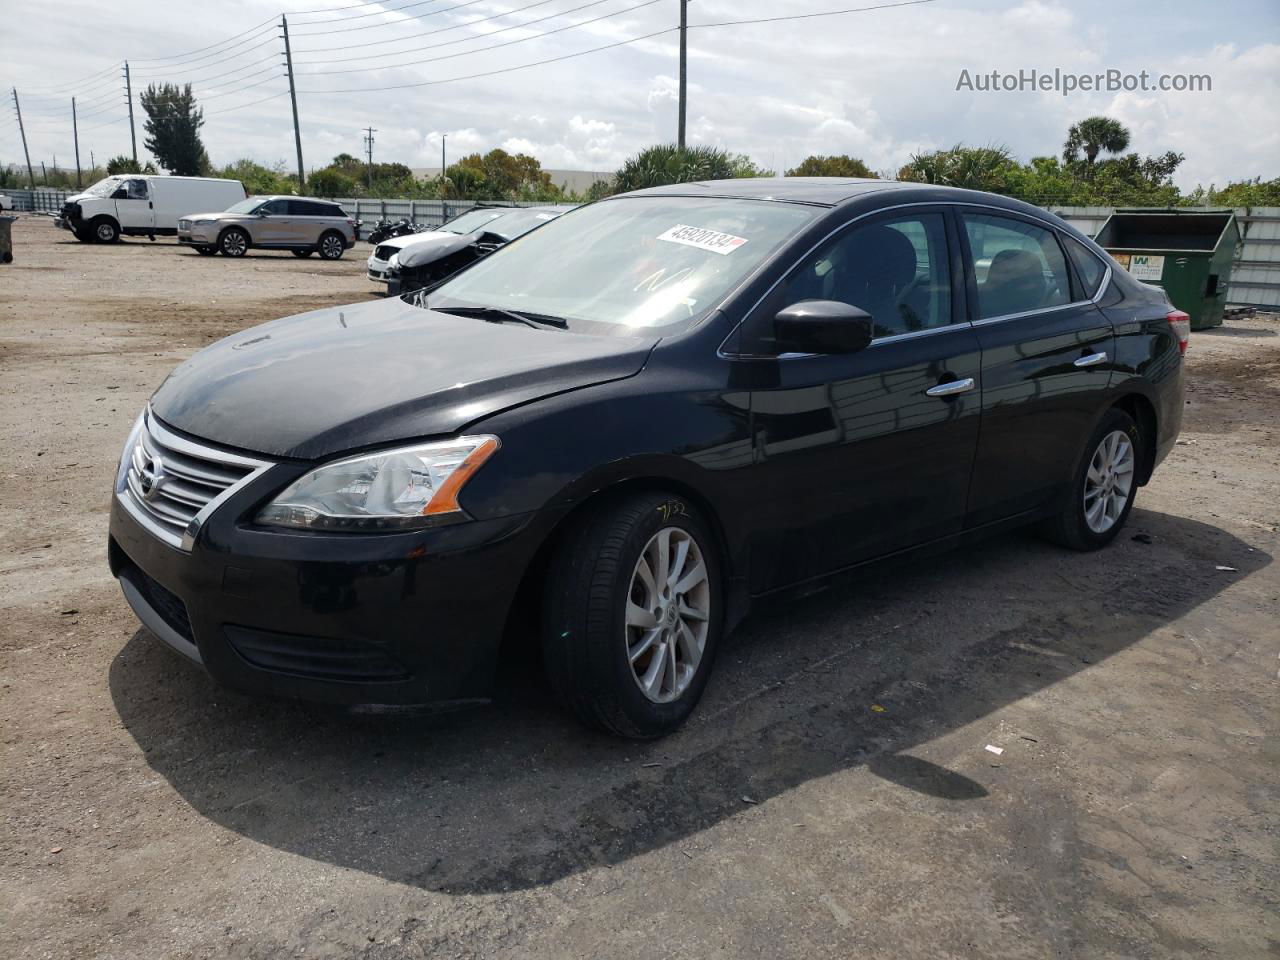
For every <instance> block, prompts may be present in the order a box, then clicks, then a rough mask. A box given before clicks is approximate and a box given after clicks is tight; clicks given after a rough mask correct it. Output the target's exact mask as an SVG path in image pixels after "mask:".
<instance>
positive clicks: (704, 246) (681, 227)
mask: <svg viewBox="0 0 1280 960" xmlns="http://www.w3.org/2000/svg"><path fill="white" fill-rule="evenodd" d="M658 239H659V240H665V241H667V243H683V244H684V245H685V246H686V247H697V248H698V249H699V250H706V251H708V252H710V253H718V254H720V255H721V256H724V255H725V254H727V253H733V251H735V250H737V249H738V248H739V247H740V246H742V245H743V244H744V243H746V242H747V238H746V237H735V236H734V235H733V234H731V233H721V232H720V231H719V230H707V229H704V228H703V227H690V226H687V225H685V224H683V223H677V224H676V225H675V226H674V227H672V228H671V229H670V230H668V231H667V232H666V233H662V234H659V235H658Z"/></svg>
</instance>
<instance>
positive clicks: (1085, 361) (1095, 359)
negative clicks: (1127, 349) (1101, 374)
mask: <svg viewBox="0 0 1280 960" xmlns="http://www.w3.org/2000/svg"><path fill="white" fill-rule="evenodd" d="M1106 362H1107V354H1106V352H1105V351H1104V352H1103V353H1090V354H1087V355H1086V356H1083V357H1081V358H1080V359H1079V360H1077V361H1076V362H1075V363H1074V364H1072V366H1076V367H1092V366H1095V365H1096V364H1099V363H1106Z"/></svg>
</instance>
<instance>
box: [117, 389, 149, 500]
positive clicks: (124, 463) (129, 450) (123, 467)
mask: <svg viewBox="0 0 1280 960" xmlns="http://www.w3.org/2000/svg"><path fill="white" fill-rule="evenodd" d="M146 420H147V411H146V410H145V409H144V410H143V411H142V412H141V413H140V414H138V419H137V420H135V421H133V426H132V427H130V428H129V436H128V437H127V438H126V439H125V441H124V450H123V451H121V453H120V462H119V463H118V464H116V492H117V493H119V492H120V491H121V490H123V489H124V487H125V474H127V473H128V472H129V463H130V462H131V460H132V459H133V448H134V447H135V446H137V445H138V434H139V433H141V432H142V425H143V424H144V423H145V422H146Z"/></svg>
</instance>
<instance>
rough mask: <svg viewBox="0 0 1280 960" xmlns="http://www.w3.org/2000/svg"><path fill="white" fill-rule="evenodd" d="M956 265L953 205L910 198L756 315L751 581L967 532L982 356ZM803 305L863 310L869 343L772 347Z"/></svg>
mask: <svg viewBox="0 0 1280 960" xmlns="http://www.w3.org/2000/svg"><path fill="white" fill-rule="evenodd" d="M962 276H963V267H962V261H961V258H960V248H959V241H958V237H957V235H956V233H955V226H954V223H953V222H952V218H951V216H950V214H948V213H947V212H946V211H945V209H943V208H914V209H912V210H911V212H909V213H888V214H884V215H880V216H878V217H874V218H868V219H863V220H859V221H855V222H854V223H852V224H850V225H849V226H848V227H847V228H846V229H845V230H844V231H843V232H841V233H839V234H837V235H836V236H835V237H833V238H832V239H830V240H828V241H826V242H825V243H824V244H823V245H821V246H820V247H819V248H818V249H817V250H816V251H815V252H812V253H810V254H807V255H806V256H805V257H803V258H801V260H800V261H799V263H798V264H797V265H796V267H795V268H794V269H793V270H792V271H791V273H790V274H789V275H788V276H787V277H786V278H785V279H784V280H783V281H782V282H781V283H780V284H779V285H778V286H777V287H775V288H774V290H773V291H772V292H771V293H770V294H769V295H768V296H766V297H765V299H764V301H762V303H761V304H760V305H759V306H758V307H757V308H756V309H755V310H754V311H753V314H752V317H751V318H750V319H749V320H748V326H747V328H746V330H745V331H744V340H743V344H744V346H746V348H747V350H748V352H750V353H752V354H755V355H765V356H767V355H769V354H770V353H771V352H772V353H773V355H774V360H773V365H774V367H775V368H776V376H775V375H774V374H773V373H770V375H769V376H770V378H771V379H773V380H775V381H776V382H775V383H774V384H771V385H769V386H764V387H760V388H756V389H753V390H752V393H751V417H752V423H753V425H754V426H753V433H754V444H755V453H756V460H757V463H756V467H755V469H754V471H753V473H754V476H755V480H754V484H755V488H756V489H755V490H754V492H753V494H752V495H753V499H754V501H755V502H756V503H757V504H758V511H759V512H758V518H759V520H760V523H759V525H758V529H759V530H760V533H759V534H758V539H757V541H756V543H754V544H753V549H752V564H751V567H752V575H753V583H752V588H753V590H754V591H756V592H759V591H761V590H767V589H770V588H773V587H778V586H783V585H785V584H787V583H791V582H796V581H799V580H803V579H805V578H807V577H812V576H818V575H821V574H823V573H826V572H829V571H832V570H835V569H839V568H841V567H845V566H848V565H850V564H853V563H857V562H859V561H861V560H865V559H868V558H870V557H873V556H877V555H881V554H886V553H890V552H893V551H895V550H899V549H902V548H904V547H908V546H911V545H914V544H918V543H924V542H926V541H930V540H934V539H937V538H940V537H944V536H947V535H948V534H953V533H957V532H959V531H960V530H961V529H962V526H963V520H964V510H965V496H966V493H967V491H968V485H969V474H970V470H971V469H972V466H973V457H974V452H975V450H976V448H977V442H978V422H979V418H978V414H979V397H980V393H979V391H978V390H977V386H978V383H977V381H978V376H979V366H980V359H981V358H980V354H979V348H978V339H977V336H976V334H975V333H974V331H973V329H972V327H971V326H970V325H969V323H968V320H967V317H966V314H965V306H964V287H963V284H962V282H961V279H960V278H961V277H962ZM801 300H838V301H842V302H845V303H850V304H853V305H854V306H858V307H861V308H862V309H864V310H866V311H867V312H868V313H870V314H871V316H872V319H873V321H874V323H875V339H874V340H873V341H872V343H871V345H870V346H869V347H867V348H866V349H864V350H862V351H860V352H858V353H853V354H845V355H813V354H804V355H795V354H781V355H778V354H777V352H776V350H773V349H772V347H771V345H770V342H769V338H770V337H771V331H772V323H773V317H774V316H776V315H777V313H778V311H779V310H781V309H782V308H783V307H785V306H788V305H789V304H791V303H796V302H798V301H801Z"/></svg>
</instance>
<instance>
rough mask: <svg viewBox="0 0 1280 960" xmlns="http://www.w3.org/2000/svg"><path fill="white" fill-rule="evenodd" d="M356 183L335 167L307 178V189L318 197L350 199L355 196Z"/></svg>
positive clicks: (319, 171)
mask: <svg viewBox="0 0 1280 960" xmlns="http://www.w3.org/2000/svg"><path fill="white" fill-rule="evenodd" d="M355 186H356V183H355V181H354V180H353V179H352V178H351V177H349V176H347V175H346V174H345V173H343V172H342V171H341V170H337V169H335V168H333V167H325V168H324V169H323V170H317V171H315V172H314V173H312V174H311V176H309V177H307V189H308V190H309V191H310V192H311V193H312V194H313V195H314V196H317V197H350V196H353V195H354V194H355Z"/></svg>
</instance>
